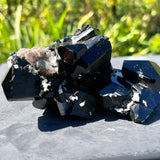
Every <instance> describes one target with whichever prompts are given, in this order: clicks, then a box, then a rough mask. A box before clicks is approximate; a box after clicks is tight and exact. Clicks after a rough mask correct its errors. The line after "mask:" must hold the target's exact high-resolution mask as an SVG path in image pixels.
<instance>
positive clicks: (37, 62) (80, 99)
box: [2, 24, 160, 123]
mask: <svg viewBox="0 0 160 160" xmlns="http://www.w3.org/2000/svg"><path fill="white" fill-rule="evenodd" d="M111 50H112V47H111V43H110V41H109V38H107V37H104V36H102V35H100V34H99V31H98V29H95V28H93V27H92V26H90V25H88V24H87V25H85V26H84V27H83V28H82V29H78V30H77V31H76V32H75V34H74V35H72V36H67V37H65V38H64V39H61V40H56V41H55V42H54V44H52V45H50V46H48V47H33V48H31V49H25V48H21V49H20V50H19V51H17V52H14V53H12V54H11V56H10V57H9V59H8V62H9V66H10V68H9V70H8V72H7V74H6V76H5V78H4V80H3V82H2V87H3V90H4V93H5V95H6V98H7V100H33V106H34V107H36V108H39V109H45V108H47V107H48V106H49V105H53V107H55V103H56V104H57V107H58V109H59V112H60V114H61V115H63V116H64V115H74V116H79V117H82V118H85V119H89V118H91V117H93V116H94V115H95V113H96V112H98V111H99V110H105V109H106V110H107V109H109V110H115V111H117V112H119V113H121V114H123V115H130V117H131V119H132V120H133V121H134V122H139V123H143V122H144V121H145V120H146V119H147V118H148V117H149V116H150V114H151V113H152V112H153V110H154V109H155V108H156V107H157V106H159V103H160V67H159V66H158V65H157V64H155V63H154V62H151V61H124V63H123V67H122V70H117V69H114V68H112V66H111V63H110V59H111Z"/></svg>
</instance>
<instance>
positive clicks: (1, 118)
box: [0, 56, 160, 160]
mask: <svg viewBox="0 0 160 160" xmlns="http://www.w3.org/2000/svg"><path fill="white" fill-rule="evenodd" d="M135 58H136V59H137V58H138V59H149V60H153V61H155V62H157V63H158V64H159V65H160V60H159V58H160V57H159V56H151V57H123V58H113V59H112V64H113V66H114V67H116V68H119V67H121V65H122V61H123V59H135ZM6 70H7V65H6V64H2V65H1V66H0V81H2V79H3V77H4V74H5V72H6ZM43 112H44V111H43V110H38V109H35V108H33V107H32V103H31V102H30V101H29V102H7V100H6V98H5V97H4V94H3V91H2V87H1V86H0V160H10V159H13V160H61V159H65V160H66V159H67V160H72V159H73V160H82V159H85V160H89V159H95V160H96V159H114V160H115V159H116V160H119V159H149V158H157V159H158V158H159V157H160V107H159V108H157V109H156V111H154V113H153V114H152V115H151V117H150V118H149V119H148V120H147V121H146V122H145V124H136V123H134V122H132V121H129V120H127V119H125V118H123V117H122V116H119V115H115V114H113V115H112V114H106V115H102V116H97V117H96V118H94V119H93V120H91V121H83V120H74V119H69V118H64V117H60V116H58V115H56V114H54V113H53V112H52V111H51V110H50V111H49V112H45V114H44V115H43Z"/></svg>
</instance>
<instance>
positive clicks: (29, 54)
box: [17, 47, 49, 63]
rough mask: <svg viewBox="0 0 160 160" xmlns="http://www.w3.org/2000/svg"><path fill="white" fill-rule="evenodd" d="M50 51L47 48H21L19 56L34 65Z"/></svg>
mask: <svg viewBox="0 0 160 160" xmlns="http://www.w3.org/2000/svg"><path fill="white" fill-rule="evenodd" d="M48 50H49V48H47V47H33V48H21V49H19V50H18V52H17V56H18V57H20V58H23V57H24V58H25V59H26V60H27V61H28V62H29V63H34V62H35V61H36V58H37V57H43V56H44V55H45V54H46V52H47V51H48Z"/></svg>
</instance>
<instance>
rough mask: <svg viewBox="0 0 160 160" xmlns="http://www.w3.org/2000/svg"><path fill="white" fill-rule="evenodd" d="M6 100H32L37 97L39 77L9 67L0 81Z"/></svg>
mask: <svg viewBox="0 0 160 160" xmlns="http://www.w3.org/2000/svg"><path fill="white" fill-rule="evenodd" d="M2 87H3V90H4V93H5V95H6V98H7V100H33V99H34V98H35V97H39V93H40V78H39V76H37V75H33V74H32V73H28V72H26V71H22V70H21V69H20V68H17V69H15V68H14V67H11V68H10V69H9V71H8V73H7V74H6V77H5V78H4V80H3V82H2Z"/></svg>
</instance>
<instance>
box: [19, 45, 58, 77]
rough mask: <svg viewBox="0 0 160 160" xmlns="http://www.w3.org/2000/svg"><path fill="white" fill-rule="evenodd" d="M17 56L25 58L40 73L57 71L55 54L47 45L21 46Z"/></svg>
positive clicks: (47, 73) (46, 73)
mask: <svg viewBox="0 0 160 160" xmlns="http://www.w3.org/2000/svg"><path fill="white" fill-rule="evenodd" d="M17 56H18V57H20V58H25V60H26V61H27V62H29V63H30V64H31V65H32V66H33V67H35V69H37V70H39V73H40V74H41V75H51V74H54V73H57V72H58V64H57V59H58V58H57V56H56V54H55V52H54V51H51V50H49V47H33V48H31V49H30V48H21V49H19V50H18V52H17Z"/></svg>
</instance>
